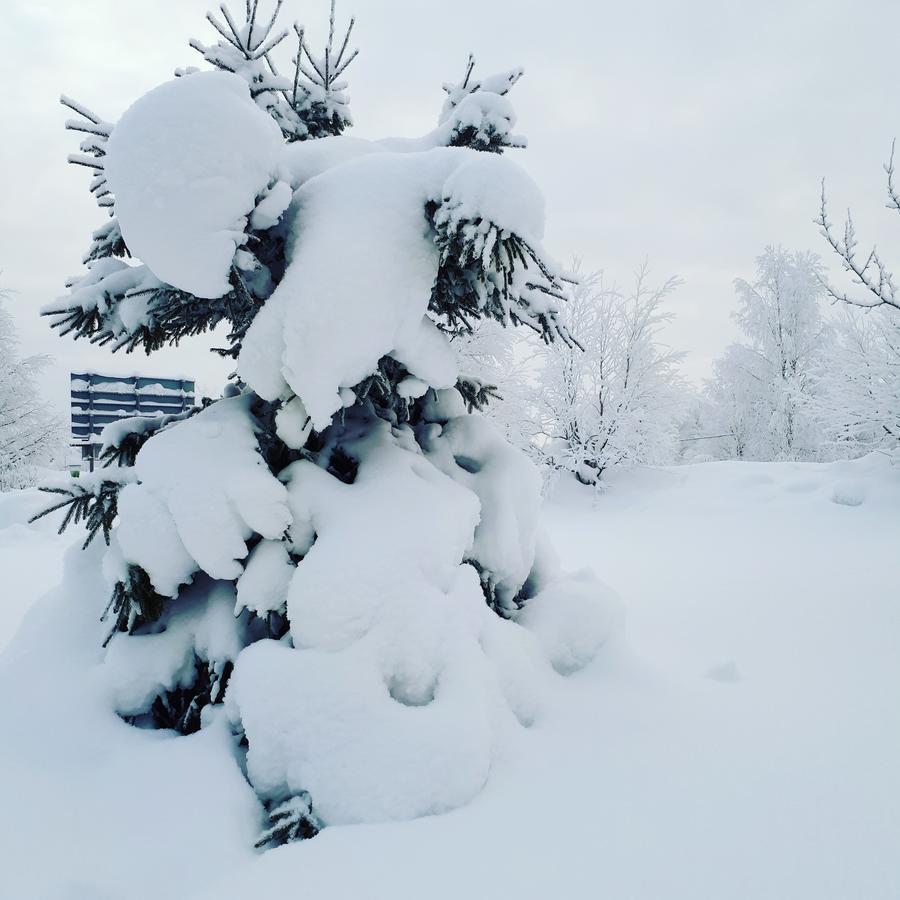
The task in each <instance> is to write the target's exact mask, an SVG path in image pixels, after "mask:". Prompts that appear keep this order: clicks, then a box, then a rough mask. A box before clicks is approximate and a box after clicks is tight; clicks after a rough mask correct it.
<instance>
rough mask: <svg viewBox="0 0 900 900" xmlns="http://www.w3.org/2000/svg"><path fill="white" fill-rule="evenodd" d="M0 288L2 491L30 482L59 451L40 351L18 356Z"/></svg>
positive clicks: (57, 427) (58, 433) (57, 429)
mask: <svg viewBox="0 0 900 900" xmlns="http://www.w3.org/2000/svg"><path fill="white" fill-rule="evenodd" d="M5 299H6V297H5V296H4V294H3V293H2V292H0V491H7V490H11V489H13V488H21V487H26V486H28V485H30V484H33V483H34V479H35V471H36V468H37V467H39V466H46V465H48V464H49V463H50V462H51V461H52V459H53V457H54V456H55V455H56V454H57V453H58V452H59V450H60V449H61V445H62V435H61V429H60V424H59V421H58V420H57V418H56V416H55V415H54V414H53V412H52V410H51V409H50V407H49V406H48V404H47V403H46V402H45V401H44V400H43V398H42V397H41V392H40V387H39V383H38V377H39V374H40V372H41V370H42V369H43V368H44V367H45V366H46V365H47V362H48V360H47V358H46V357H43V356H25V357H23V356H20V354H19V346H18V341H17V338H16V329H15V325H14V323H13V318H12V315H10V313H9V310H7V309H6V308H5V307H4V305H3V303H4V300H5Z"/></svg>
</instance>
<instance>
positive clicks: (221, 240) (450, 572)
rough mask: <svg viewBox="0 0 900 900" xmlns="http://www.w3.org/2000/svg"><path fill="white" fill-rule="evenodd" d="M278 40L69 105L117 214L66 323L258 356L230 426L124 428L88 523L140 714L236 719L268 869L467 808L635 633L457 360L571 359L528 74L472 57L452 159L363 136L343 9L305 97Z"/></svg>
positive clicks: (196, 724) (65, 311)
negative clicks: (603, 656) (556, 694)
mask: <svg viewBox="0 0 900 900" xmlns="http://www.w3.org/2000/svg"><path fill="white" fill-rule="evenodd" d="M279 6H280V4H279ZM275 13H276V15H277V13H278V8H277V7H276V9H275ZM275 20H276V16H272V17H263V16H261V15H258V11H257V6H256V3H255V2H250V3H248V6H247V8H246V16H245V21H244V22H242V23H238V22H236V21H235V20H234V17H233V16H232V14H231V13H229V12H228V11H227V9H226V8H225V7H222V19H217V18H215V17H212V16H210V21H211V23H212V24H213V26H214V27H215V28H216V31H217V32H218V34H219V36H220V38H221V40H220V41H219V43H217V44H216V45H214V46H212V47H207V46H205V45H201V44H199V43H197V42H194V43H193V46H194V47H195V48H197V49H198V50H199V51H200V52H201V53H202V55H203V57H204V59H205V60H206V61H207V62H209V63H211V64H212V65H213V66H214V67H215V69H216V71H205V72H194V71H190V72H188V71H185V72H182V73H181V75H180V77H178V78H176V79H175V80H174V81H170V82H167V83H165V84H162V85H161V86H159V87H157V88H156V89H154V90H152V91H150V92H149V93H148V94H146V95H145V96H143V97H141V98H140V99H139V100H138V101H137V102H136V103H134V105H133V106H131V108H130V109H128V110H127V111H126V112H125V113H124V115H123V116H122V118H121V119H120V121H119V122H118V123H117V124H115V126H112V125H110V124H109V123H107V122H105V121H103V120H101V119H100V118H99V117H98V116H95V115H93V114H92V113H90V111H89V110H87V109H85V108H83V107H81V106H80V105H78V104H76V103H74V102H73V101H69V100H64V102H65V103H66V104H67V105H68V106H70V107H71V108H73V109H74V110H75V111H76V112H77V113H79V116H80V118H78V119H77V120H75V121H73V122H70V123H69V124H70V127H73V128H76V129H78V130H82V131H85V132H87V134H88V137H87V139H86V142H85V144H84V145H83V148H82V154H81V155H79V156H76V157H75V158H74V160H73V161H74V162H77V163H80V164H84V165H87V166H89V167H91V168H93V169H95V171H96V175H95V179H94V183H93V185H92V189H93V190H94V191H95V193H96V194H97V195H98V196H99V198H100V202H101V205H102V206H104V207H106V208H108V209H109V211H110V212H111V213H112V214H113V217H112V218H111V219H110V221H109V222H108V223H107V224H106V225H105V226H104V228H102V229H100V231H98V232H97V233H95V235H94V238H93V242H92V244H91V248H90V250H89V252H88V254H87V256H86V259H85V264H86V266H87V271H86V273H85V274H83V275H82V276H81V277H80V278H78V279H75V280H73V281H72V283H71V285H70V286H69V287H70V290H69V293H68V294H67V295H66V296H65V297H63V298H62V299H60V300H59V301H57V302H56V303H54V304H53V305H52V306H51V307H50V308H49V309H48V310H47V313H48V314H49V315H50V316H51V317H52V321H53V324H54V325H56V326H57V327H59V328H60V329H61V331H63V332H64V333H71V334H74V335H75V336H76V337H87V338H89V339H91V340H93V341H96V342H99V343H108V344H111V345H112V346H113V347H114V348H116V349H118V348H122V347H124V348H126V350H130V349H133V348H136V347H143V348H144V349H146V350H147V351H152V350H154V349H156V348H157V347H160V346H162V345H164V344H172V343H177V342H178V340H179V339H180V338H181V337H183V336H185V335H189V334H194V333H198V332H201V331H204V330H206V329H208V328H211V327H213V326H214V325H217V324H218V323H220V322H226V323H227V324H228V326H229V328H230V332H229V335H228V346H227V347H225V348H223V349H222V351H221V352H223V353H224V354H226V355H228V356H230V357H233V358H234V359H235V362H236V373H235V375H234V377H233V379H232V381H231V383H230V384H229V386H228V388H227V390H226V392H225V395H224V396H223V398H222V399H219V400H217V401H215V402H213V403H211V404H209V405H207V406H206V407H205V408H204V409H202V410H201V411H198V412H196V413H194V414H192V415H187V416H184V417H181V418H179V419H177V420H175V421H167V420H150V421H148V420H132V427H130V428H129V427H124V428H123V427H121V426H119V427H117V428H116V429H114V430H110V431H109V432H108V433H107V434H106V443H107V445H108V446H107V450H106V455H107V460H108V461H109V462H110V463H111V465H110V466H109V467H108V468H106V469H104V470H102V471H101V472H100V473H98V474H96V476H95V480H94V481H93V482H90V481H88V482H82V483H81V485H80V486H73V488H72V493H73V496H72V498H71V503H72V504H73V508H74V507H75V506H77V508H78V510H79V514H80V515H84V516H86V517H87V519H88V524H89V526H93V527H94V532H93V533H98V532H99V531H100V530H101V529H102V530H104V532H105V533H107V534H108V539H109V545H110V546H109V549H108V551H107V553H106V556H105V560H104V563H103V568H104V572H105V574H106V576H107V578H108V580H109V582H110V590H111V599H110V601H109V606H108V609H107V614H106V620H107V631H108V635H107V645H108V646H107V649H106V651H105V658H104V665H103V670H104V672H105V673H106V676H107V678H108V684H109V690H110V693H111V696H112V697H113V700H114V704H115V708H116V711H117V712H118V713H119V714H120V715H122V716H123V717H125V718H127V719H128V720H129V721H132V722H135V723H137V724H142V725H148V726H154V727H157V728H174V729H176V730H178V731H180V732H182V733H189V732H191V731H194V730H196V729H198V728H200V727H204V726H207V725H208V726H209V727H218V728H221V727H222V724H223V723H226V722H227V724H228V725H229V726H230V729H229V730H228V731H226V730H225V729H223V730H222V734H223V739H226V737H225V736H226V735H229V736H228V737H227V739H229V740H234V741H235V745H236V748H238V750H239V754H238V755H239V756H240V758H241V759H242V760H243V765H244V768H245V772H246V775H247V778H248V780H249V782H250V783H251V784H252V786H253V788H254V789H255V790H256V792H257V794H258V796H259V798H260V800H261V802H262V804H263V805H264V807H265V811H266V813H267V816H268V823H267V824H266V825H265V826H264V831H263V833H262V836H261V837H260V840H259V844H260V846H266V845H270V844H277V843H281V842H284V841H287V840H292V839H296V838H302V837H309V836H311V835H313V834H315V832H316V831H317V830H318V828H319V827H321V825H322V824H323V823H325V824H336V823H346V822H360V821H371V820H379V819H400V818H408V817H414V816H419V815H424V814H429V813H435V812H440V811H442V810H447V809H451V808H453V807H455V806H458V805H460V804H462V803H465V802H467V801H468V800H469V799H470V798H471V797H472V796H473V795H474V794H475V793H476V792H477V791H478V790H480V788H481V787H482V785H483V784H484V782H485V780H486V778H487V776H488V772H489V770H490V767H491V764H492V757H493V749H494V747H495V744H496V742H497V741H498V740H500V739H502V738H503V736H504V735H505V734H508V733H509V732H510V729H511V728H513V727H514V726H515V724H516V722H520V723H528V722H530V721H531V720H532V719H533V718H534V716H535V714H536V712H537V710H538V707H539V703H540V696H541V680H542V678H543V677H545V675H546V674H547V673H549V672H550V666H552V667H553V668H555V669H556V670H557V671H558V672H561V673H567V672H571V671H574V670H575V669H577V668H579V667H580V666H582V665H584V664H585V663H586V662H587V661H588V660H589V659H590V658H591V657H592V655H593V654H594V653H595V652H596V650H597V648H598V647H599V646H600V644H601V643H602V642H603V641H604V639H605V637H606V635H607V633H608V631H609V629H610V627H611V624H612V622H613V621H614V620H615V613H614V609H615V604H614V602H613V601H611V600H609V599H608V598H606V599H604V598H605V595H604V593H603V592H602V590H601V589H599V587H598V585H597V583H596V582H595V581H594V580H593V579H592V577H591V576H589V575H585V574H581V575H578V576H562V575H560V574H559V573H558V572H557V571H556V569H555V567H554V565H553V564H552V562H551V561H550V560H551V559H552V556H551V555H550V554H549V553H548V551H546V549H543V548H542V547H540V546H539V545H538V541H537V537H536V533H537V521H536V518H537V512H538V504H539V493H540V478H539V475H538V473H537V471H536V470H535V468H534V467H533V465H532V464H531V463H530V462H529V461H528V460H527V459H526V458H525V457H523V456H522V455H521V454H519V453H518V452H516V451H515V450H513V449H512V448H511V447H510V446H509V445H508V444H507V443H506V442H505V441H504V440H503V439H502V437H501V436H500V435H499V434H498V433H497V431H495V429H494V428H493V427H492V426H491V425H490V423H489V422H487V421H486V420H485V419H484V418H483V417H482V416H480V415H479V414H478V413H477V412H475V413H470V412H469V410H468V409H467V404H468V406H475V407H477V406H478V405H480V404H481V403H482V402H484V400H485V399H486V398H487V396H488V394H489V392H488V391H486V390H484V389H483V388H484V386H483V385H480V384H479V383H478V382H477V380H475V379H472V378H468V377H461V376H460V375H459V373H458V371H457V365H456V358H455V355H454V352H453V350H452V349H451V347H450V341H449V339H450V337H452V336H453V335H454V334H457V333H459V332H461V331H463V332H464V331H468V330H469V329H470V328H472V327H473V326H474V325H475V324H476V323H477V322H478V321H479V320H480V319H484V318H491V319H494V320H496V321H498V322H500V323H502V324H504V325H506V324H524V325H527V326H529V327H530V328H531V329H533V330H534V331H535V332H536V333H537V334H539V335H541V336H542V338H544V339H545V340H547V341H560V342H562V343H570V342H571V339H570V337H569V335H568V332H567V330H566V329H565V328H564V327H563V326H562V325H561V323H560V320H559V310H560V303H561V301H562V300H563V297H564V294H563V287H564V286H563V284H562V280H561V276H560V275H559V274H558V270H557V268H556V267H555V266H554V264H553V263H552V262H551V261H550V259H549V258H548V257H547V255H546V253H545V252H544V250H543V248H542V246H541V234H542V230H543V202H542V199H541V196H540V193H539V192H538V190H537V188H536V186H535V185H534V184H533V183H532V181H531V180H530V178H529V177H528V176H527V175H526V174H525V173H524V171H522V170H521V169H520V168H519V167H518V166H517V165H515V164H514V163H513V162H511V161H510V160H509V159H507V158H506V157H505V156H504V155H502V153H501V151H503V150H504V149H505V148H506V147H508V146H514V145H516V146H518V145H521V144H522V143H523V142H522V140H521V139H519V138H515V137H514V136H513V135H512V128H513V126H514V124H515V115H514V113H513V110H512V107H511V106H510V103H509V100H508V98H507V93H508V90H509V88H510V87H511V86H512V85H513V84H514V83H515V81H516V80H517V79H518V77H519V74H520V73H519V72H518V71H514V72H510V73H507V74H504V75H501V76H497V77H495V78H491V79H487V80H485V81H478V80H476V79H475V78H474V77H473V68H472V62H471V61H470V63H469V65H468V66H467V69H466V73H465V78H464V80H463V81H462V82H461V83H460V84H458V85H446V86H445V90H446V92H447V94H448V100H447V102H446V104H445V106H444V109H443V111H442V114H441V118H440V121H439V124H438V126H437V128H436V129H435V130H434V131H432V132H431V133H430V134H428V135H425V136H424V137H421V138H417V139H391V140H386V141H368V140H362V139H354V138H349V137H346V136H342V135H341V134H340V133H341V132H342V131H343V129H344V128H345V126H346V125H348V124H349V116H348V114H347V109H346V96H345V94H344V90H345V87H344V85H343V83H342V82H341V80H340V78H341V76H342V74H343V72H344V70H345V69H346V66H347V64H348V62H349V61H350V60H351V59H352V58H353V54H352V53H351V52H350V51H349V43H348V39H347V37H344V38H342V39H335V32H334V26H333V22H334V13H333V7H332V17H331V24H330V27H329V37H328V43H327V48H326V51H325V53H324V54H323V55H322V56H316V55H314V54H312V53H311V52H310V51H309V49H308V46H307V44H306V38H305V36H304V32H303V31H302V29H299V28H295V29H294V34H295V37H296V40H297V47H298V49H297V53H296V56H295V61H294V69H293V72H292V74H291V75H290V77H285V76H281V75H279V74H278V70H277V69H276V68H275V65H274V64H273V62H272V60H271V59H270V54H271V53H272V50H273V49H274V47H275V46H276V45H277V44H278V42H279V41H280V40H282V33H281V32H277V33H276V31H275ZM348 32H349V29H348ZM89 536H90V535H89ZM99 638H100V636H99V635H98V639H99ZM548 662H549V665H548Z"/></svg>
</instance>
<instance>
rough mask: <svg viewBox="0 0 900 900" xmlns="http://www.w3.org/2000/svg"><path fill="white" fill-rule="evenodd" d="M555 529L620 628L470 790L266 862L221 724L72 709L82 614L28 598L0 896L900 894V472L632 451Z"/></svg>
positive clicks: (839, 898) (6, 503)
mask: <svg viewBox="0 0 900 900" xmlns="http://www.w3.org/2000/svg"><path fill="white" fill-rule="evenodd" d="M32 503H33V497H31V496H30V495H28V494H25V495H13V496H4V497H0V572H2V575H3V582H2V583H3V587H2V589H0V592H2V594H3V598H4V617H3V628H4V629H8V628H9V627H10V625H11V623H13V622H16V621H17V620H18V618H19V617H20V616H21V613H22V611H23V610H24V608H25V607H26V606H27V605H29V604H30V603H31V602H32V601H33V599H34V598H35V597H37V596H38V595H39V594H41V593H42V592H43V591H44V590H45V589H46V587H47V585H48V584H49V583H52V582H53V581H54V580H55V579H56V578H58V576H59V573H60V571H61V562H60V556H61V552H62V549H63V547H64V543H65V542H64V541H62V540H61V539H58V538H56V537H55V536H54V533H53V530H52V529H47V528H42V529H34V528H26V527H25V526H23V525H22V524H20V523H21V520H22V519H23V518H25V517H26V516H25V513H26V512H27V511H28V510H29V509H30V508H31V505H32ZM545 522H546V525H547V527H548V529H549V531H550V532H551V535H552V537H553V538H554V542H555V544H556V546H557V548H558V549H559V550H560V551H561V552H562V553H563V557H564V562H565V563H566V564H567V565H569V566H571V567H577V566H581V565H585V564H590V565H591V566H593V567H594V568H595V569H596V570H597V572H598V573H599V574H600V575H601V577H602V578H603V579H604V580H606V581H607V582H608V583H610V584H611V585H612V586H613V587H614V588H616V589H617V590H618V592H619V593H620V594H621V595H622V597H623V599H624V601H625V604H626V607H627V611H628V612H627V615H628V624H627V632H626V635H625V637H624V639H622V640H620V641H618V642H617V644H616V645H615V646H613V647H609V648H607V650H606V651H605V652H604V654H603V655H602V656H601V658H600V659H599V660H598V661H596V662H595V663H594V664H593V665H592V666H591V667H590V668H589V669H588V670H586V671H584V672H582V673H581V674H579V675H577V676H574V677H572V678H569V679H562V678H560V679H559V682H558V684H557V685H556V687H555V696H554V697H553V699H552V702H551V703H550V704H548V708H547V712H546V713H545V714H544V715H543V717H542V718H541V719H540V720H539V722H538V723H537V724H535V725H534V726H533V727H532V728H531V729H530V730H529V731H527V732H523V734H522V735H521V739H520V740H518V741H517V742H515V744H514V746H513V747H512V748H511V749H510V755H509V758H506V759H503V760H502V761H498V765H497V766H496V773H495V775H494V776H493V777H492V779H491V781H490V782H489V784H488V787H487V788H486V790H485V791H484V792H483V793H482V794H481V795H480V796H479V797H478V798H477V799H476V800H475V801H474V802H473V803H472V804H471V805H470V806H468V807H466V808H464V809H462V810H458V811H457V812H454V813H451V814H449V815H446V816H439V817H434V818H430V819H421V820H418V821H414V822H407V823H399V824H390V825H368V826H355V827H345V828H331V829H326V831H325V832H323V833H322V834H321V835H320V836H319V837H317V838H316V839H314V840H313V841H310V842H308V843H305V844H299V845H292V846H289V847H286V848H282V849H280V850H276V851H271V852H268V853H266V854H263V855H258V854H255V853H253V852H252V851H251V850H249V849H248V846H249V844H250V843H251V842H252V837H253V829H254V828H255V826H256V823H255V822H253V821H252V817H253V812H252V809H253V800H252V792H250V790H249V788H246V786H245V785H244V784H243V782H242V781H241V779H240V776H239V774H237V771H236V768H235V767H234V765H233V763H232V761H231V760H230V759H227V758H223V756H222V754H221V751H219V750H218V749H216V748H218V747H220V746H221V742H214V741H213V740H212V739H211V731H212V729H215V728H217V727H220V723H214V724H213V726H212V728H211V729H210V730H205V731H203V732H201V733H200V734H198V735H195V736H193V737H189V738H178V739H173V738H169V737H167V736H164V735H159V734H157V735H153V736H151V737H149V738H148V734H147V733H146V732H136V731H135V730H133V729H129V728H128V727H127V726H125V725H118V724H115V723H114V724H110V723H109V722H108V721H107V720H106V719H101V718H100V717H99V716H96V721H94V718H95V712H94V711H92V710H90V709H88V710H87V711H86V713H85V715H86V716H87V720H88V721H87V726H90V727H87V726H86V725H85V723H84V722H83V721H77V720H76V717H75V716H73V715H72V713H71V711H69V712H67V710H71V707H72V706H73V704H74V703H75V702H76V699H75V698H77V696H78V694H79V691H80V690H82V689H83V685H85V684H87V683H88V682H89V680H90V677H91V676H90V672H89V671H88V672H87V674H84V673H83V672H82V670H86V669H88V668H89V667H87V666H85V660H84V659H83V658H81V657H80V656H79V654H78V653H76V652H75V651H74V650H70V651H66V652H65V653H64V654H63V656H62V660H61V664H62V665H63V666H65V667H68V669H69V670H70V671H71V673H72V675H71V678H69V679H59V678H49V677H43V676H42V675H41V674H40V672H41V669H42V661H41V660H42V655H41V654H42V652H43V651H41V650H40V649H39V646H40V642H41V635H42V634H44V633H49V632H51V631H52V630H53V629H54V628H56V629H62V630H63V631H66V632H70V631H71V632H74V631H77V630H78V629H79V628H80V627H82V626H80V624H79V623H80V618H79V613H81V611H80V610H78V609H74V608H73V605H72V604H71V602H68V600H69V599H70V598H63V597H62V595H57V597H56V598H55V599H53V598H50V599H49V600H48V601H44V602H43V603H41V604H38V605H37V606H36V608H35V609H34V611H33V613H32V614H31V615H29V616H28V617H27V619H26V622H25V625H24V627H23V631H22V632H21V633H20V635H19V636H18V637H17V638H16V639H15V640H14V641H13V642H12V644H11V646H10V648H9V650H8V651H7V653H6V655H5V656H4V657H3V658H2V659H0V710H2V711H3V714H2V716H0V721H2V722H3V723H4V725H3V727H4V728H8V729H9V730H8V732H7V733H6V734H5V735H4V741H3V742H2V745H0V796H2V797H3V802H2V803H0V835H2V840H0V871H2V872H3V876H2V878H0V896H2V897H3V898H6V897H9V898H11V900H12V898H15V900H21V898H31V897H42V898H43V897H47V898H54V900H57V898H58V900H62V898H65V900H75V898H78V900H88V898H89V900H120V898H128V900H131V898H160V897H165V898H182V897H185V898H188V897H190V898H200V897H204V898H210V900H211V898H216V900H222V898H235V900H237V898H247V897H256V896H273V897H274V896H289V895H292V893H296V894H297V895H298V896H299V895H300V894H302V895H304V896H312V897H328V898H347V900H350V898H353V900H357V898H388V897H390V898H422V897H427V898H429V900H436V898H454V900H458V898H459V897H469V898H491V900H495V898H504V897H517V898H546V897H554V898H555V897H559V898H575V897H609V898H611V900H629V898H635V900H637V898H640V900H677V898H685V900H688V898H690V900H707V898H709V900H721V898H728V900H743V898H747V900H750V898H752V900H759V898H772V900H829V898H834V900H847V898H865V900H881V898H884V900H888V898H891V900H896V898H897V897H898V896H900V855H898V848H900V697H898V692H900V589H898V584H897V571H898V562H897V561H898V558H900V555H898V547H900V469H898V468H891V467H890V466H889V465H888V463H887V460H886V459H885V458H884V457H879V456H872V457H869V458H867V459H864V460H859V461H856V462H853V463H835V464H829V465H812V464H752V463H745V464H740V463H709V464H701V465H695V466H689V467H682V468H673V469H661V470H652V471H648V470H640V471H635V472H630V473H626V474H623V475H620V476H617V477H616V478H615V479H614V480H613V483H612V485H611V486H610V488H609V490H608V491H607V493H606V494H605V495H603V496H602V497H600V498H599V499H598V500H596V501H594V500H593V498H592V497H591V495H590V494H589V493H587V492H585V491H583V490H581V489H578V488H576V487H575V486H574V485H569V484H566V485H563V486H562V487H561V488H560V489H559V490H557V492H556V494H555V497H554V499H553V500H552V501H551V502H550V503H549V504H548V506H547V509H546V513H545ZM9 610H11V615H10V613H9ZM51 623H53V624H51ZM82 630H83V629H82ZM7 637H8V635H7V634H6V633H5V632H0V645H2V644H3V643H4V642H5V640H6V638H7ZM79 672H82V674H78V673H79ZM26 679H27V680H26ZM23 697H24V698H25V699H26V700H27V701H28V702H25V703H23V702H22V699H23ZM9 713H11V715H10V714H9ZM53 735H56V740H53V738H52V736H53Z"/></svg>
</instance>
